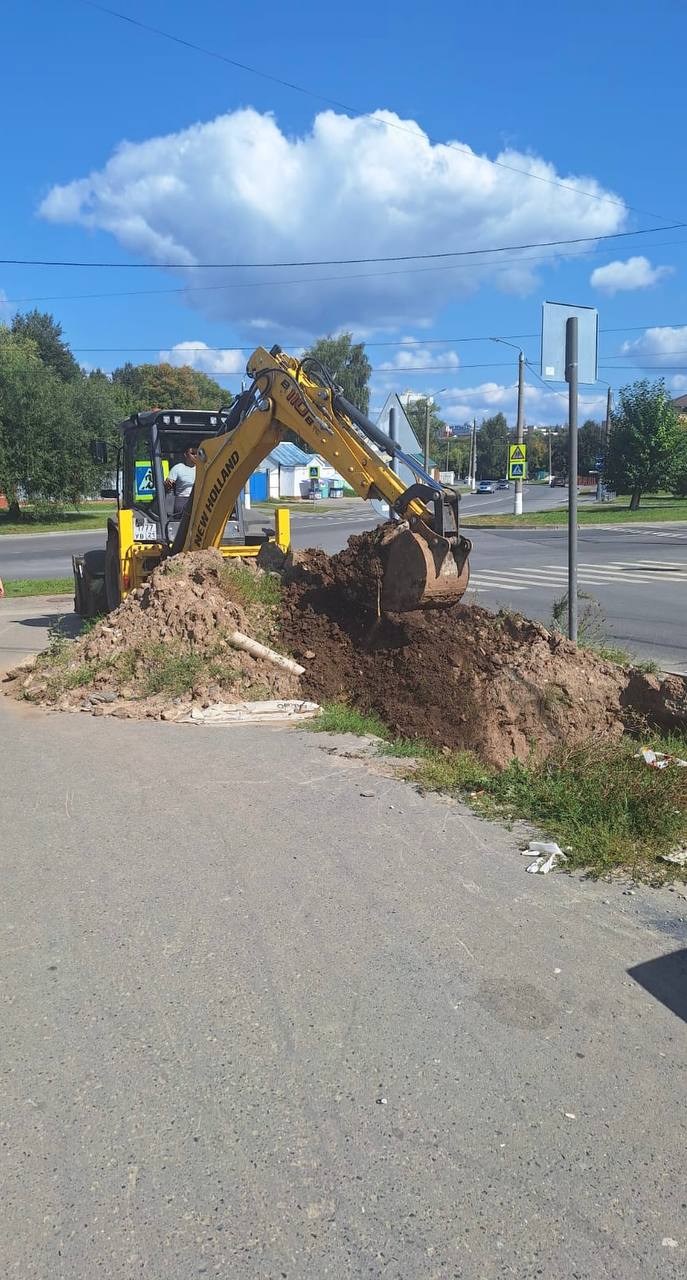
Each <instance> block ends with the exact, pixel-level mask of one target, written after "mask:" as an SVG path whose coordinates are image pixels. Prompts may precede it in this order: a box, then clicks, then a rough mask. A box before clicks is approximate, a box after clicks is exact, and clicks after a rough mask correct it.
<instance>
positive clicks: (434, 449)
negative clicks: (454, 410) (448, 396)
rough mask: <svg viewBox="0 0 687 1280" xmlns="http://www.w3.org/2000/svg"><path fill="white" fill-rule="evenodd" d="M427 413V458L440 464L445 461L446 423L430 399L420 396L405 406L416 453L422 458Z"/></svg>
mask: <svg viewBox="0 0 687 1280" xmlns="http://www.w3.org/2000/svg"><path fill="white" fill-rule="evenodd" d="M428 411H429V456H430V459H431V460H432V461H433V462H436V463H437V464H441V465H442V466H443V462H445V461H446V439H447V437H446V423H445V422H444V419H443V418H442V417H441V414H440V413H439V410H438V409H437V407H436V404H435V403H434V401H433V400H432V399H431V397H430V398H429V399H426V398H425V397H424V396H421V397H420V398H418V399H417V400H410V401H409V402H408V404H407V405H406V406H405V412H406V417H407V419H408V421H409V423H410V425H411V427H412V428H413V434H414V435H415V438H416V440H417V447H418V451H419V452H420V453H421V454H422V455H423V456H424V451H425V431H426V429H427V412H428ZM442 460H443V461H442Z"/></svg>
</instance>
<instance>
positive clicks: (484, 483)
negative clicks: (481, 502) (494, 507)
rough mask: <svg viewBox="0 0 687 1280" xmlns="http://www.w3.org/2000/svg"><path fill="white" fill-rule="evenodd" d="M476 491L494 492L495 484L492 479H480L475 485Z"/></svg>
mask: <svg viewBox="0 0 687 1280" xmlns="http://www.w3.org/2000/svg"><path fill="white" fill-rule="evenodd" d="M477 492H478V493H496V485H495V484H494V481H493V480H480V482H479V484H478V486H477Z"/></svg>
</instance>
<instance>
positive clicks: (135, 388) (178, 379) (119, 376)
mask: <svg viewBox="0 0 687 1280" xmlns="http://www.w3.org/2000/svg"><path fill="white" fill-rule="evenodd" d="M112 382H113V383H114V385H115V386H118V387H121V388H123V389H124V390H125V391H126V392H127V393H128V396H129V399H130V402H131V405H132V409H134V410H138V409H219V407H220V405H226V404H229V403H231V401H232V400H233V396H232V394H231V392H230V391H227V390H226V388H225V387H221V386H220V385H219V383H218V382H215V381H214V380H213V379H212V378H209V377H208V376H207V374H205V373H201V372H199V370H198V369H192V368H191V366H190V365H172V364H125V365H122V367H121V368H119V369H115V370H114V372H113V374H112Z"/></svg>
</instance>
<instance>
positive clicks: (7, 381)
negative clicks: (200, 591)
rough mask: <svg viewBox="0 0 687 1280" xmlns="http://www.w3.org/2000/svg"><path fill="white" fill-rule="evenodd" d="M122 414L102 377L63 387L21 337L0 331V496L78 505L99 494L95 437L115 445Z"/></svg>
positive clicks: (15, 503) (16, 509) (15, 505)
mask: <svg viewBox="0 0 687 1280" xmlns="http://www.w3.org/2000/svg"><path fill="white" fill-rule="evenodd" d="M126 411H127V406H126V403H125V401H124V400H123V399H122V396H121V392H118V391H117V389H116V388H115V387H113V385H112V383H111V382H110V380H109V378H107V377H106V376H105V375H104V374H102V373H93V374H90V375H88V376H85V375H84V374H83V373H82V372H81V370H79V375H78V377H77V378H68V379H64V378H61V377H59V376H58V374H57V373H56V372H55V369H54V368H53V367H52V366H51V365H49V364H46V363H45V362H44V361H43V360H42V359H41V358H40V354H39V351H38V347H37V344H36V343H35V342H34V341H33V340H32V339H30V338H27V337H26V336H25V335H24V334H23V333H13V332H12V331H11V330H10V329H8V328H7V327H3V326H0V492H3V493H5V494H6V496H7V498H8V502H9V507H10V511H11V513H12V515H13V517H14V518H15V519H16V518H19V517H20V515H21V508H20V502H21V501H22V500H24V499H27V500H30V501H33V502H57V501H61V502H64V501H65V500H66V501H67V502H70V503H73V504H77V503H78V502H79V501H80V500H81V498H83V497H84V496H85V495H87V494H89V493H92V492H93V491H94V490H96V489H97V488H98V487H99V478H100V477H99V469H98V467H97V466H96V464H95V463H94V462H93V461H92V459H91V454H90V447H89V446H90V441H91V439H93V438H94V437H100V438H105V439H110V440H113V439H114V438H115V423H116V422H117V420H118V419H119V418H121V417H123V416H125V414H126Z"/></svg>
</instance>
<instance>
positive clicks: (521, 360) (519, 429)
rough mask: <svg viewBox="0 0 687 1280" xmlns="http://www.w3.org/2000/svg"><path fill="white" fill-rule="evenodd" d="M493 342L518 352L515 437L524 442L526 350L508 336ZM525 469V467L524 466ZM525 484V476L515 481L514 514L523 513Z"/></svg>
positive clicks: (520, 442)
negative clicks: (500, 343) (509, 339)
mask: <svg viewBox="0 0 687 1280" xmlns="http://www.w3.org/2000/svg"><path fill="white" fill-rule="evenodd" d="M491 341H492V342H502V343H503V344H504V346H506V347H513V349H514V351H517V352H518V416H517V421H516V432H515V439H516V443H517V444H523V443H524V440H525V352H524V351H521V350H520V348H519V347H516V345H515V343H514V342H508V340H507V338H492V339H491ZM523 470H524V468H523ZM523 485H524V476H523V479H522V480H516V481H515V492H514V494H513V515H514V516H521V515H522V490H523Z"/></svg>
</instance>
